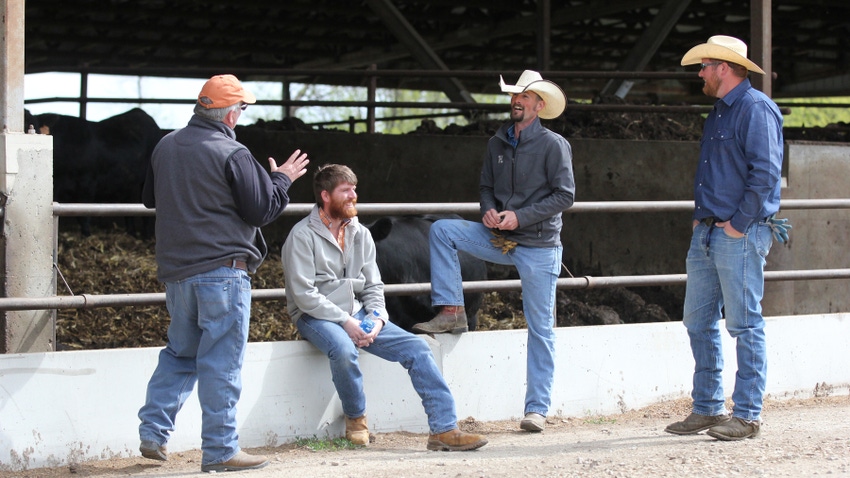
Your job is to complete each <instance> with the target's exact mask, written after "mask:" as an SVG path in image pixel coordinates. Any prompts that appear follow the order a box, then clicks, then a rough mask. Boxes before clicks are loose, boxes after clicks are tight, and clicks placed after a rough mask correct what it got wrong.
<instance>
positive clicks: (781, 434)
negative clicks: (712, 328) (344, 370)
mask: <svg viewBox="0 0 850 478" xmlns="http://www.w3.org/2000/svg"><path fill="white" fill-rule="evenodd" d="M688 412H689V401H688V400H684V399H683V400H676V401H670V402H663V403H658V404H655V405H652V406H650V407H646V408H643V409H640V410H632V411H629V412H626V413H623V414H617V415H610V416H587V417H549V418H548V425H547V428H546V430H545V431H544V432H543V433H538V434H529V433H525V432H521V431H519V430H518V422H517V421H504V422H478V421H476V420H474V419H473V418H471V417H470V418H467V419H465V420H463V421H462V422H461V427H462V428H464V429H466V430H469V431H476V432H478V433H485V434H486V435H487V438H488V439H489V441H490V443H489V444H488V445H487V446H485V447H483V448H481V449H479V450H477V451H473V452H465V453H464V452H457V453H444V452H430V451H427V450H426V449H425V442H426V440H427V437H426V436H425V435H421V434H413V433H381V434H377V436H376V437H375V438H376V439H375V442H374V443H372V444H371V445H370V446H369V447H367V448H364V449H356V450H342V451H319V452H316V451H311V450H308V449H306V448H299V447H297V446H295V445H294V444H288V445H282V446H279V447H275V448H255V449H248V450H246V451H248V452H250V453H255V454H256V453H262V454H266V455H268V456H269V458H270V459H271V463H270V464H269V466H267V467H265V468H263V469H260V470H251V471H245V472H240V473H232V474H228V476H242V475H245V476H251V477H252V478H269V477H279V476H286V477H299V478H308V477H333V478H341V477H372V478H404V477H452V478H455V477H502V476H504V477H526V476H534V477H630V478H632V477H634V478H649V477H681V476H713V477H738V476H758V477H773V476H791V477H800V476H815V475H828V476H835V477H840V476H850V396H848V395H841V396H832V397H820V398H810V399H805V400H800V399H789V400H767V401H766V403H765V410H764V415H763V424H762V430H761V435H760V436H759V437H758V438H755V439H751V440H744V441H740V442H720V441H716V440H714V439H712V438H711V437H709V436H707V435H705V434H699V435H693V436H684V437H682V436H674V435H670V434H667V433H665V432H664V427H665V426H666V425H667V424H669V423H671V422H673V421H678V420H680V419H681V418H683V417H684V416H685V415H687V413H688ZM187 475H201V472H200V452H199V451H198V450H193V451H188V452H182V453H172V454H171V455H170V456H169V461H168V462H165V463H160V462H155V461H151V460H146V459H144V458H140V457H133V458H118V459H111V460H104V461H92V462H85V463H80V464H76V465H73V466H65V467H61V468H42V469H37V470H29V471H24V472H18V473H6V474H3V473H2V472H0V476H18V477H24V478H30V477H45V478H55V477H64V476H74V477H77V476H97V477H118V476H145V477H179V476H187Z"/></svg>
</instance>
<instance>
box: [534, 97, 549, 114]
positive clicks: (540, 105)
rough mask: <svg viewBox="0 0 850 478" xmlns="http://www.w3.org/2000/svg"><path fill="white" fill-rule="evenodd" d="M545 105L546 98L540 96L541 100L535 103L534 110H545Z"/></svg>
mask: <svg viewBox="0 0 850 478" xmlns="http://www.w3.org/2000/svg"><path fill="white" fill-rule="evenodd" d="M545 107H546V100H544V99H543V98H540V101H538V102H537V105H535V107H534V111H536V112H538V113H539V112H541V111H543V108H545Z"/></svg>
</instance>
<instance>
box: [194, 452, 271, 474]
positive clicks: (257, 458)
mask: <svg viewBox="0 0 850 478" xmlns="http://www.w3.org/2000/svg"><path fill="white" fill-rule="evenodd" d="M268 464H269V459H268V458H266V457H265V456H263V455H249V454H247V453H245V452H244V451H240V452H239V453H237V454H236V455H234V456H233V458H231V459H229V460H227V461H225V462H224V463H216V464H214V465H201V471H203V472H204V473H211V472H217V471H242V470H256V469H257V468H263V467H264V466H266V465H268Z"/></svg>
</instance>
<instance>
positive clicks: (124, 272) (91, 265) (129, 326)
mask: <svg viewBox="0 0 850 478" xmlns="http://www.w3.org/2000/svg"><path fill="white" fill-rule="evenodd" d="M93 231H94V232H93V234H92V235H91V236H88V237H81V236H80V235H79V233H77V232H76V231H63V232H60V236H59V257H58V262H57V265H58V268H59V271H60V272H61V277H59V278H58V281H57V282H58V286H57V294H58V295H71V294H72V293H73V294H75V295H80V294H92V295H102V294H132V293H152V292H163V291H164V290H165V289H164V287H163V285H162V284H160V283H159V282H158V281H157V280H156V261H155V259H154V241H153V240H152V239H147V240H144V239H137V238H134V237H132V236H130V235H128V234H126V233H124V232H123V231H122V230H120V229H119V228H117V227H116V228H109V229H102V230H101V229H93ZM277 250H279V248H278V247H272V251H277ZM493 274H497V275H502V276H503V277H509V276H510V274H509V273H508V274H505V273H503V272H501V271H497V272H494V273H493ZM63 278H64V280H63ZM252 281H253V285H252V286H253V288H254V289H272V288H280V287H284V284H283V273H282V271H281V269H280V256H279V255H278V253H277V252H273V253H271V254H270V255H269V257H268V258H267V259H266V261H265V262H264V263H263V265H262V266H261V267H260V269H259V270H258V271H257V273H256V274H254V275H253V276H252ZM664 300H665V301H666V303H667V304H668V307H670V308H671V309H672V310H675V309H676V308H677V307H679V305H678V304H677V301H676V299H675V298H673V297H672V295H668V296H666V297H664ZM620 317H638V318H640V321H667V320H670V315H668V313H667V312H665V311H664V309H663V308H662V307H661V306H659V305H656V304H649V305H647V304H646V301H645V300H644V299H643V298H642V297H641V296H640V295H638V294H637V293H635V292H632V291H628V290H626V289H609V290H596V291H558V326H575V325H598V324H607V323H621V319H620ZM168 322H169V315H168V311H167V310H166V308H165V306H164V305H163V306H135V307H131V306H127V307H102V308H95V309H62V310H59V311H57V326H56V338H57V344H58V347H57V348H58V349H59V350H86V349H104V348H125V347H161V346H163V345H165V341H166V331H167V329H168ZM525 326H526V324H525V317H524V316H523V314H522V300H521V294H520V292H500V293H497V292H492V293H487V294H485V298H484V305H483V306H482V309H481V311H480V313H479V328H478V330H505V329H518V328H525ZM249 333H250V335H249V340H250V341H252V342H262V341H281V340H293V339H296V338H298V337H297V332H296V330H295V328H294V327H293V326H292V324H291V323H290V320H289V316H288V314H287V313H286V304H285V301H282V300H270V301H254V303H253V304H252V306H251V326H250V332H249Z"/></svg>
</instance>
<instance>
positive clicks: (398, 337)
mask: <svg viewBox="0 0 850 478" xmlns="http://www.w3.org/2000/svg"><path fill="white" fill-rule="evenodd" d="M365 315H366V311H365V309H361V310H360V312H358V313H357V314H355V315H354V317H355V318H356V319H358V320H362V319H363V317H365ZM295 325H296V327H297V328H298V332H299V333H300V334H301V336H302V337H304V339H306V340H307V341H309V342H310V343H311V344H313V345H315V346H316V348H318V349H319V350H321V351H322V353H324V354H325V355H327V356H328V359H330V366H331V377H332V379H333V382H334V386H335V387H336V391H337V393H338V394H339V399H340V401H341V402H342V411H343V413H345V416H347V417H349V418H357V417H361V416H363V415H365V414H366V395H365V394H364V393H363V374H362V372H361V371H360V363H359V362H358V361H357V357H359V356H360V351H361V350H365V351H366V352H369V353H371V354H372V355H376V356H378V357H380V358H382V359H384V360H388V361H390V362H398V363H400V364H401V366H402V367H404V368H405V370H407V373H408V375H410V380H411V383H413V389H414V390H416V393H418V394H419V398H421V399H422V406H423V407H424V408H425V414H426V415H428V428H429V429H430V430H431V433H432V434H438V433H444V432H447V431H449V430H453V429H455V428H457V414H456V412H455V400H454V397H452V392H451V391H450V390H449V386H448V385H447V384H446V381H445V380H444V379H443V375H442V374H441V373H440V369H439V368H437V363H436V361H435V360H434V354H433V353H431V348H430V347H429V346H428V343H427V342H425V339H423V338H422V337H417V336H416V335H413V334H411V333H410V332H407V331H405V330H404V329H402V328H401V327H398V326H397V325H395V324H393V323H392V322H388V323H387V325H385V326H384V327H383V328H382V329H381V331H380V332H379V333H378V336H377V337H375V341H374V342H372V343H371V344H370V345H369V346H368V347H363V348H362V349H359V348H357V347H355V346H354V343H353V342H352V341H351V338H350V337H349V336H348V333H347V332H346V331H345V329H343V328H342V326H341V325H340V324H338V323H336V322H331V321H329V320H321V319H316V318H313V317H310V316H309V315H306V314H305V315H302V316H301V317H300V318H299V319H298V322H296V324H295Z"/></svg>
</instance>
